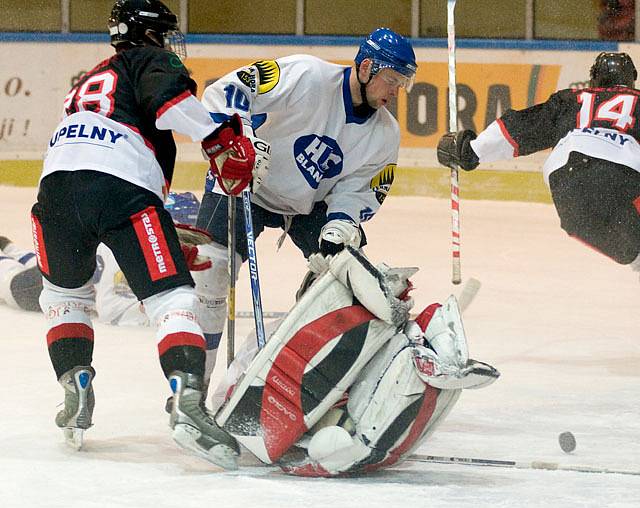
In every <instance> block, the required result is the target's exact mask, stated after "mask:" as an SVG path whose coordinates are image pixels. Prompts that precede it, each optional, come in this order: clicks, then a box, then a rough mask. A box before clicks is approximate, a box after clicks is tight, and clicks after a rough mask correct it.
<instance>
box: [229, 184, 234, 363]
mask: <svg viewBox="0 0 640 508" xmlns="http://www.w3.org/2000/svg"><path fill="white" fill-rule="evenodd" d="M227 204H228V207H227V274H228V275H229V292H228V295H227V296H228V297H227V299H228V303H227V366H229V365H231V362H232V361H233V358H234V357H235V339H236V197H235V196H228V197H227Z"/></svg>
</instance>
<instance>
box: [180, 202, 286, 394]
mask: <svg viewBox="0 0 640 508" xmlns="http://www.w3.org/2000/svg"><path fill="white" fill-rule="evenodd" d="M227 202H228V197H227V196H226V195H223V194H215V193H211V192H208V193H205V195H204V196H203V198H202V204H201V206H200V211H199V213H198V220H197V222H196V226H197V227H199V228H201V229H204V230H206V231H208V232H209V234H211V236H212V237H213V242H212V243H210V244H207V245H201V246H199V247H198V252H199V253H200V254H201V255H203V256H206V257H209V258H211V260H212V262H213V263H212V267H211V268H210V269H208V270H203V271H201V272H194V273H193V274H192V275H193V279H194V280H195V283H196V292H197V293H198V297H199V298H200V301H201V303H202V305H203V307H204V309H203V313H202V316H201V324H202V329H203V332H204V336H205V339H206V342H207V363H206V371H205V380H206V384H207V386H208V384H209V379H210V377H211V374H212V372H213V369H214V367H215V363H216V356H217V350H218V346H219V344H220V339H221V337H222V332H223V330H224V325H225V319H226V316H227V291H228V287H229V275H228V272H227V256H228V254H227ZM251 215H252V218H253V228H254V235H255V237H256V238H257V237H258V236H259V235H260V233H262V231H264V228H265V225H268V226H272V222H273V221H274V220H275V219H276V214H271V213H269V212H267V211H266V210H264V209H263V208H261V207H259V206H256V205H253V206H252V211H251ZM236 238H237V239H238V240H237V241H236V252H237V253H236V275H235V276H236V278H237V277H238V273H239V271H240V267H241V266H242V263H243V262H244V261H246V259H247V257H248V254H247V243H246V241H245V238H246V234H245V229H244V211H243V208H242V202H241V200H239V199H237V200H236Z"/></svg>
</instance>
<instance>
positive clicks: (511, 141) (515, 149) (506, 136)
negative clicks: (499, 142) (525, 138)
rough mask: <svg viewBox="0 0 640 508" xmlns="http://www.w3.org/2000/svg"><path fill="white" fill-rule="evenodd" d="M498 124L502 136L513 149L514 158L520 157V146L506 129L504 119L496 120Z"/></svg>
mask: <svg viewBox="0 0 640 508" xmlns="http://www.w3.org/2000/svg"><path fill="white" fill-rule="evenodd" d="M496 122H497V123H498V127H500V131H501V132H502V135H503V136H504V139H506V140H507V141H508V142H509V144H510V145H511V146H512V147H513V156H514V157H517V156H518V155H519V152H520V146H519V145H518V143H517V142H516V140H515V139H513V138H512V137H511V134H509V131H508V130H507V128H506V127H505V125H504V122H503V121H502V119H501V118H498V119H497V120H496Z"/></svg>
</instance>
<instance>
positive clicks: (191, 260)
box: [180, 243, 213, 272]
mask: <svg viewBox="0 0 640 508" xmlns="http://www.w3.org/2000/svg"><path fill="white" fill-rule="evenodd" d="M180 248H181V249H182V254H184V259H185V261H186V262H187V266H188V267H189V270H190V271H192V272H200V271H202V270H207V269H209V268H211V267H212V266H213V262H212V261H211V259H210V258H207V257H204V256H200V255H199V254H198V247H196V246H195V245H187V244H185V243H182V244H180Z"/></svg>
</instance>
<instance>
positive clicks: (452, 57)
mask: <svg viewBox="0 0 640 508" xmlns="http://www.w3.org/2000/svg"><path fill="white" fill-rule="evenodd" d="M455 10H456V0H447V55H448V59H449V132H458V92H457V87H456V24H455V16H454V13H455ZM451 255H452V259H451V261H452V274H451V282H452V283H453V284H460V282H462V269H461V267H460V184H459V180H458V167H457V166H452V168H451Z"/></svg>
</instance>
